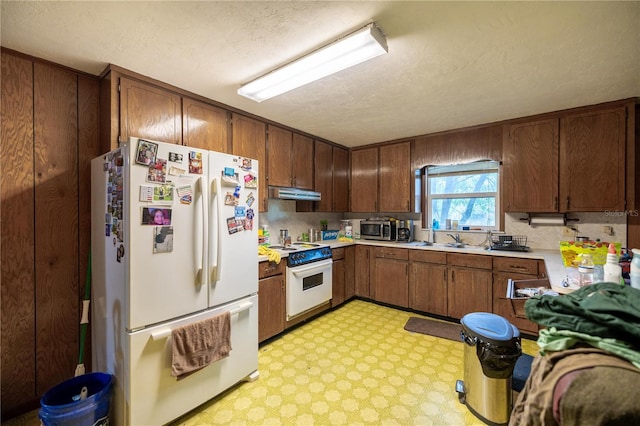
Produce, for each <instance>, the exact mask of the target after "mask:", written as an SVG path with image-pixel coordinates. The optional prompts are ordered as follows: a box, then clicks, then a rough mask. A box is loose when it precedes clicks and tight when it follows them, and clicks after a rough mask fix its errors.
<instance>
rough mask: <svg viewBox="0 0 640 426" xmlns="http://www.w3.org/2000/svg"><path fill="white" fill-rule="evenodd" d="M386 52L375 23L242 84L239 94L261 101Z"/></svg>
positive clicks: (383, 38) (382, 37) (382, 38)
mask: <svg viewBox="0 0 640 426" xmlns="http://www.w3.org/2000/svg"><path fill="white" fill-rule="evenodd" d="M387 52H388V48H387V40H386V39H385V37H384V35H383V34H382V32H381V31H380V29H379V28H378V27H377V26H376V24H375V23H373V22H372V23H370V24H368V25H367V26H366V27H364V28H362V29H360V30H358V31H356V32H354V33H352V34H350V35H348V36H346V37H344V38H341V39H339V40H337V41H335V42H334V43H331V44H329V45H327V46H325V47H322V48H320V49H318V50H316V51H314V52H312V53H310V54H309V55H306V56H303V57H302V58H300V59H297V60H295V61H293V62H291V63H289V64H287V65H285V66H283V67H281V68H278V69H276V70H274V71H271V72H270V73H268V74H265V75H263V76H262V77H259V78H257V79H255V80H253V81H251V82H250V83H247V84H245V85H243V86H242V87H240V88H239V89H238V94H239V95H242V96H245V97H247V98H249V99H253V100H254V101H256V102H262V101H264V100H267V99H270V98H272V97H274V96H278V95H280V94H282V93H285V92H288V91H289V90H292V89H295V88H297V87H300V86H304V85H305V84H307V83H311V82H312V81H316V80H319V79H321V78H323V77H326V76H328V75H331V74H334V73H336V72H338V71H342V70H343V69H345V68H349V67H352V66H354V65H357V64H359V63H362V62H365V61H368V60H369V59H372V58H375V57H376V56H380V55H382V54H384V53H387Z"/></svg>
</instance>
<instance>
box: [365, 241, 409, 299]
mask: <svg viewBox="0 0 640 426" xmlns="http://www.w3.org/2000/svg"><path fill="white" fill-rule="evenodd" d="M408 259H409V250H407V249H398V248H389V247H376V248H375V272H374V279H373V282H372V285H373V289H372V291H371V293H372V294H371V297H372V298H373V299H374V300H376V301H378V302H382V303H388V304H391V305H395V306H399V307H402V308H408V307H409V262H408Z"/></svg>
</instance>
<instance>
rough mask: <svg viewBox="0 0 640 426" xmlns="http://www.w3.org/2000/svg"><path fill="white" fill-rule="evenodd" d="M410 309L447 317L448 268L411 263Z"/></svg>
mask: <svg viewBox="0 0 640 426" xmlns="http://www.w3.org/2000/svg"><path fill="white" fill-rule="evenodd" d="M409 307H410V308H411V309H415V310H416V311H421V312H427V313H430V314H435V315H442V316H447V315H448V310H447V267H446V265H438V264H433V263H422V262H410V268H409Z"/></svg>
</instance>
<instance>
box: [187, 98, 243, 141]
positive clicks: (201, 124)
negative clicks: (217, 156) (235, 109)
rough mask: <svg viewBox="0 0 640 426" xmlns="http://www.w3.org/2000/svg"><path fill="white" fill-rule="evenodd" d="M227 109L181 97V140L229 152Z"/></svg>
mask: <svg viewBox="0 0 640 426" xmlns="http://www.w3.org/2000/svg"><path fill="white" fill-rule="evenodd" d="M230 124H231V123H230V120H229V117H228V113H227V111H225V110H223V109H221V108H218V107H215V106H213V105H209V104H207V103H204V102H200V101H197V100H195V99H190V98H182V126H183V127H182V141H183V144H184V145H185V146H190V147H193V148H200V149H206V150H209V151H218V152H227V153H228V152H230V149H229V136H230V135H231V133H230V132H229V127H230Z"/></svg>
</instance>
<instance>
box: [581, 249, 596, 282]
mask: <svg viewBox="0 0 640 426" xmlns="http://www.w3.org/2000/svg"><path fill="white" fill-rule="evenodd" d="M594 267H595V265H594V263H593V259H592V258H591V255H590V254H583V255H582V260H581V261H580V264H579V265H578V274H579V275H580V287H583V286H585V285H589V284H592V283H593V269H594Z"/></svg>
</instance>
